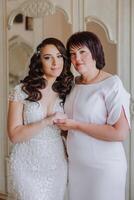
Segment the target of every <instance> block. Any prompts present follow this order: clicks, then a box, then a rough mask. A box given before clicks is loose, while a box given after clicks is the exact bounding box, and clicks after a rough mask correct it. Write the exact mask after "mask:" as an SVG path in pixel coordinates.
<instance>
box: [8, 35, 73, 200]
mask: <svg viewBox="0 0 134 200" xmlns="http://www.w3.org/2000/svg"><path fill="white" fill-rule="evenodd" d="M72 81H73V75H72V73H71V72H70V65H69V64H68V62H67V56H66V50H65V47H64V45H63V44H62V43H61V41H59V40H58V39H56V38H47V39H45V40H44V41H42V43H41V44H39V46H38V47H37V51H36V52H35V53H34V54H33V56H32V58H31V62H30V65H29V73H28V75H27V76H26V77H25V78H24V80H22V81H21V83H20V84H19V85H17V86H16V87H15V88H14V89H13V90H12V92H11V93H10V96H9V111H8V136H9V138H10V140H11V142H13V143H14V146H13V149H12V152H11V155H10V162H9V165H10V170H9V171H10V173H9V180H10V194H9V195H10V197H11V198H13V199H14V200H63V199H64V195H65V190H66V183H67V162H66V157H65V153H64V146H63V142H62V137H61V135H60V129H59V128H58V127H57V126H56V125H54V121H55V120H57V119H65V118H66V115H65V114H64V112H63V104H64V101H65V97H66V94H68V93H69V92H70V90H71V87H72Z"/></svg>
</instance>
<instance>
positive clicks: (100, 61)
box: [66, 31, 105, 69]
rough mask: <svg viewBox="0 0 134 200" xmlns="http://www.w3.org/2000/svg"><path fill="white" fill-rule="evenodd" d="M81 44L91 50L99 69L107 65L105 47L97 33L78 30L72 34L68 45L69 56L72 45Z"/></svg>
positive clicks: (78, 45)
mask: <svg viewBox="0 0 134 200" xmlns="http://www.w3.org/2000/svg"><path fill="white" fill-rule="evenodd" d="M80 46H86V47H87V48H88V49H89V50H90V52H91V55H92V58H93V59H94V60H95V61H96V68H97V69H102V68H103V67H104V66H105V57H104V51H103V47H102V44H101V42H100V40H99V38H98V37H97V35H95V34H94V33H92V32H89V31H81V32H76V33H74V34H73V35H71V37H70V38H69V39H68V41H67V45H66V47H67V53H68V56H69V57H70V49H71V47H80Z"/></svg>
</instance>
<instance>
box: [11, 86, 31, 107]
mask: <svg viewBox="0 0 134 200" xmlns="http://www.w3.org/2000/svg"><path fill="white" fill-rule="evenodd" d="M26 97H27V95H26V93H25V92H23V90H22V84H19V85H17V86H15V87H14V88H13V89H12V90H11V91H10V93H9V98H8V99H9V101H20V102H22V103H23V102H24V100H25V98H26Z"/></svg>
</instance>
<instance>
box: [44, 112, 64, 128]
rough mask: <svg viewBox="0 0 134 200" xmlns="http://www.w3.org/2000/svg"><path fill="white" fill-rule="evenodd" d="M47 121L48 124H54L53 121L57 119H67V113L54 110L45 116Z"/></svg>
mask: <svg viewBox="0 0 134 200" xmlns="http://www.w3.org/2000/svg"><path fill="white" fill-rule="evenodd" d="M45 119H46V120H47V122H48V125H53V124H56V123H55V122H56V121H57V120H64V119H67V115H66V114H64V113H62V112H56V113H53V114H52V115H49V116H48V117H47V118H45Z"/></svg>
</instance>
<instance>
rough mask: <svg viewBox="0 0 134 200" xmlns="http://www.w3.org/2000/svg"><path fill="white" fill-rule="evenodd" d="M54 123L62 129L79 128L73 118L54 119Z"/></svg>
mask: <svg viewBox="0 0 134 200" xmlns="http://www.w3.org/2000/svg"><path fill="white" fill-rule="evenodd" d="M54 123H55V124H56V125H57V126H58V127H59V128H60V129H62V130H64V131H66V130H70V129H76V128H77V123H76V121H75V120H73V119H68V118H65V119H57V120H55V121H54Z"/></svg>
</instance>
